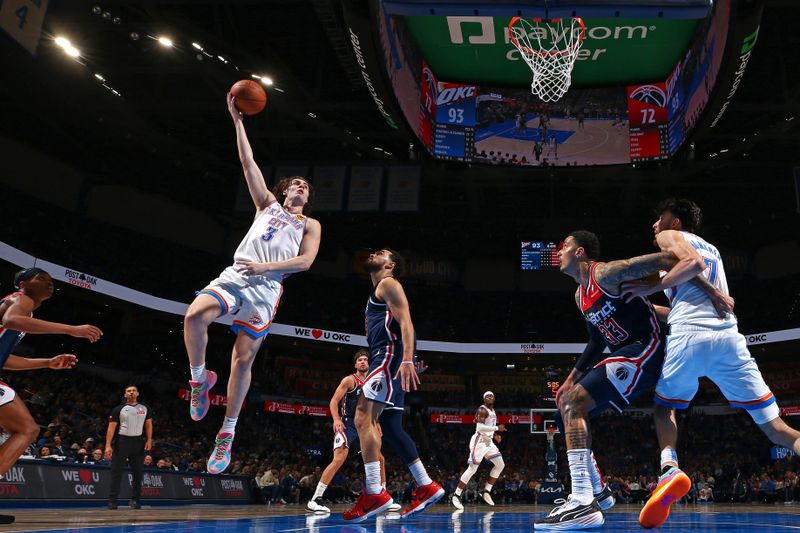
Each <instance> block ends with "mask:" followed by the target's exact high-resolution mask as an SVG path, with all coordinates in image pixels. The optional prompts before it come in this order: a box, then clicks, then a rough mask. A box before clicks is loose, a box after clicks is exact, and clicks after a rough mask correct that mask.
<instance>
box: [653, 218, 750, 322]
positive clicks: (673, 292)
mask: <svg viewBox="0 0 800 533" xmlns="http://www.w3.org/2000/svg"><path fill="white" fill-rule="evenodd" d="M681 234H682V235H683V238H684V239H686V242H688V243H689V244H690V245H691V246H692V248H694V249H695V250H696V251H697V253H699V254H700V257H702V258H703V261H705V263H706V269H705V270H704V271H703V276H705V277H706V279H707V280H708V282H709V283H711V284H712V285H713V286H714V287H716V288H717V289H719V290H720V291H721V292H723V293H725V294H726V295H727V294H729V293H728V281H727V279H726V278H725V268H724V267H723V266H722V257H721V256H720V254H719V250H717V247H716V246H714V245H713V244H710V243H708V242H706V241H705V240H703V239H701V238H700V237H698V236H697V235H695V234H694V233H689V232H688V231H682V232H681ZM664 292H665V293H666V294H667V297H668V298H669V300H670V312H669V318H668V319H667V322H668V323H669V325H670V328H671V329H672V331H674V330H675V329H679V328H680V327H683V326H687V327H700V328H709V329H725V328H729V327H735V326H736V315H734V314H733V313H728V316H726V317H725V318H724V319H722V318H719V315H717V312H716V310H715V309H714V306H713V305H712V304H711V300H709V298H708V296H706V294H705V293H704V292H703V291H702V290H701V289H700V288H698V287H695V286H694V285H692V284H691V283H689V282H687V283H681V284H680V285H678V286H677V287H671V288H669V289H667V290H666V291H664Z"/></svg>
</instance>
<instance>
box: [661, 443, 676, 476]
mask: <svg viewBox="0 0 800 533" xmlns="http://www.w3.org/2000/svg"><path fill="white" fill-rule="evenodd" d="M673 464H674V465H675V466H678V452H676V451H675V448H673V447H672V446H667V447H666V448H664V449H663V450H661V470H662V471H663V470H664V467H666V466H672V465H673Z"/></svg>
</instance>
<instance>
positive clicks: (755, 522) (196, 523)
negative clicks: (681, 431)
mask: <svg viewBox="0 0 800 533" xmlns="http://www.w3.org/2000/svg"><path fill="white" fill-rule="evenodd" d="M495 509H496V510H495V511H494V512H491V511H486V507H485V506H467V508H466V509H465V510H464V511H455V510H454V509H453V508H452V507H451V506H449V505H443V504H439V505H435V506H434V507H433V508H431V509H429V510H428V511H427V512H424V513H421V514H419V515H416V516H415V517H412V518H407V519H401V518H400V515H398V514H396V513H389V514H386V515H382V516H379V517H378V518H377V519H371V520H367V521H366V522H363V523H361V524H348V523H346V522H344V521H343V520H342V519H341V512H342V511H344V510H345V506H334V509H333V511H334V512H333V513H332V514H330V515H311V514H306V513H305V512H304V508H303V507H302V506H297V505H287V506H270V507H266V506H263V505H250V506H200V505H192V506H180V507H152V508H148V507H144V508H142V509H141V510H138V511H134V510H131V509H129V508H127V507H120V509H118V510H116V511H109V510H106V509H69V510H65V509H46V510H42V509H25V510H19V511H15V512H14V514H15V516H16V517H17V521H16V523H14V524H11V525H8V526H0V532H6V531H9V532H10V531H84V530H91V531H92V532H94V533H123V532H124V533H161V532H173V533H188V532H193V533H198V532H206V531H207V532H209V533H211V532H214V531H226V532H230V533H280V532H294V531H305V532H308V533H340V532H341V533H360V532H363V533H367V532H369V533H383V532H386V533H389V532H398V533H415V532H423V531H424V532H427V533H491V532H493V531H494V532H504V533H506V532H507V533H517V532H528V531H531V530H533V529H534V527H533V521H534V520H535V519H537V518H539V517H540V516H542V514H543V513H545V512H547V511H548V510H549V509H550V507H549V506H538V505H526V506H522V505H513V506H497V507H496V508H495ZM639 509H640V508H639V507H638V506H635V505H620V506H617V507H615V508H614V509H613V510H612V511H610V512H607V513H606V515H605V516H606V523H605V525H604V526H603V527H601V528H599V529H594V530H592V531H598V532H603V533H611V532H620V531H639V532H641V531H645V530H643V529H642V528H641V526H639V522H638V515H639ZM5 512H7V511H5ZM798 530H800V504H793V505H783V504H781V505H760V504H758V505H748V504H738V505H735V506H734V505H729V504H701V505H677V506H674V507H673V511H672V514H671V516H670V518H669V520H667V522H666V523H665V524H664V525H663V526H662V527H661V528H659V529H656V530H653V531H669V532H689V531H705V532H711V531H726V532H731V533H734V532H744V531H748V532H751V531H798Z"/></svg>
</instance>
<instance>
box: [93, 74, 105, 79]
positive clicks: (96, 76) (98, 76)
mask: <svg viewBox="0 0 800 533" xmlns="http://www.w3.org/2000/svg"><path fill="white" fill-rule="evenodd" d="M94 77H95V78H97V79H98V80H100V81H106V79H105V78H104V77H103V75H102V74H95V75H94Z"/></svg>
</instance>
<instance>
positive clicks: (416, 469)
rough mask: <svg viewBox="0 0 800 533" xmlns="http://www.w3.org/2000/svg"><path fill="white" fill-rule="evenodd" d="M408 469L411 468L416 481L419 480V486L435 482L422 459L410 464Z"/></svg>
mask: <svg viewBox="0 0 800 533" xmlns="http://www.w3.org/2000/svg"><path fill="white" fill-rule="evenodd" d="M408 469H409V470H411V475H412V476H414V481H416V482H417V486H418V487H422V486H424V485H430V484H431V483H433V480H432V479H431V478H430V477H429V476H428V472H426V471H425V466H424V465H423V464H422V461H414V462H413V463H411V464H410V465H408Z"/></svg>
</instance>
